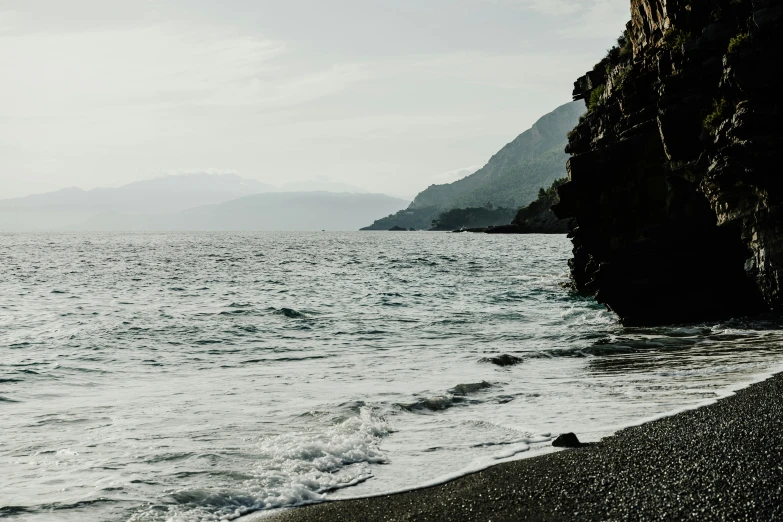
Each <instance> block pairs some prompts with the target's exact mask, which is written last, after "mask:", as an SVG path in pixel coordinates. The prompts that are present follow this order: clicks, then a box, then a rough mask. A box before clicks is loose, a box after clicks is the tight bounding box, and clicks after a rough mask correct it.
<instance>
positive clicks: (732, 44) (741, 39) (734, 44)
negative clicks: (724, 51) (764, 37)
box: [728, 33, 750, 53]
mask: <svg viewBox="0 0 783 522" xmlns="http://www.w3.org/2000/svg"><path fill="white" fill-rule="evenodd" d="M749 41H750V35H749V34H747V33H740V34H738V35H737V36H735V37H734V38H732V39H731V40H729V49H728V52H730V53H733V52H735V51H737V50H739V49H740V48H741V47H744V46H745V45H747V44H748V42H749Z"/></svg>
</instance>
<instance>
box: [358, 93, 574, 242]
mask: <svg viewBox="0 0 783 522" xmlns="http://www.w3.org/2000/svg"><path fill="white" fill-rule="evenodd" d="M584 113H585V106H584V103H581V102H578V101H576V102H569V103H566V104H564V105H561V106H559V107H557V108H556V109H555V110H553V111H551V112H549V113H548V114H545V115H544V116H542V117H541V118H539V119H538V120H537V121H536V122H535V123H534V124H533V125H532V126H531V127H530V128H529V129H528V130H526V131H524V132H523V133H521V134H519V135H518V136H517V137H516V138H514V139H513V140H511V141H510V142H509V143H507V144H506V145H504V146H503V147H502V148H501V149H500V150H499V151H497V152H496V153H495V154H493V155H492V157H491V158H490V159H489V161H487V163H486V164H485V165H484V166H483V167H481V168H480V169H478V170H477V171H476V172H474V173H473V174H470V175H468V176H465V177H464V178H462V179H460V180H457V181H455V182H452V183H447V184H441V185H430V186H429V187H427V188H426V189H424V190H423V191H421V192H420V193H419V194H418V195H417V196H416V197H415V198H414V200H413V202H411V204H410V206H409V207H408V208H407V209H405V210H402V211H400V212H398V213H397V214H393V215H389V216H386V217H384V218H380V219H377V220H375V222H374V223H373V224H372V225H370V226H368V227H365V228H364V229H363V230H388V229H390V228H392V227H394V226H398V227H403V228H415V229H422V228H424V229H427V228H429V227H430V224H431V223H432V221H433V220H434V219H436V218H437V217H438V216H439V215H440V214H441V213H443V212H446V211H449V210H453V209H457V208H481V207H485V206H487V205H488V204H489V205H491V206H493V207H504V208H511V209H519V208H522V207H525V206H527V205H528V204H530V203H531V202H533V201H535V200H536V198H537V197H538V191H539V189H540V188H544V189H546V188H548V187H550V186H551V184H552V183H553V182H554V181H555V180H557V179H560V178H563V177H565V176H566V161H567V160H568V157H569V156H568V154H566V153H565V146H566V144H567V143H568V133H569V132H570V131H571V130H572V129H573V128H574V126H575V125H576V124H577V123H578V121H579V118H580V117H581V116H582V115H583V114H584Z"/></svg>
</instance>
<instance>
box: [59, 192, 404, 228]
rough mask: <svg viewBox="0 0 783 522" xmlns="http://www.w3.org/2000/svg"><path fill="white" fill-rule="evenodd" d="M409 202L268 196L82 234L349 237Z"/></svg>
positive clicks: (117, 220)
mask: <svg viewBox="0 0 783 522" xmlns="http://www.w3.org/2000/svg"><path fill="white" fill-rule="evenodd" d="M408 203H409V202H408V201H406V200H403V199H397V198H393V197H390V196H386V195H384V194H349V193H335V192H269V193H264V194H255V195H252V196H245V197H243V198H239V199H235V200H232V201H227V202H225V203H221V204H219V205H206V206H201V207H195V208H190V209H187V210H183V211H181V212H178V213H176V214H170V215H157V216H150V215H125V216H118V215H115V216H114V217H113V218H109V219H107V217H106V216H98V217H96V218H94V219H91V220H88V221H85V222H84V223H81V224H80V225H78V226H76V227H73V228H75V229H78V230H134V231H165V230H173V231H176V230H178V231H252V230H269V231H278V230H279V231H314V230H331V231H349V230H358V229H359V227H360V226H361V225H362V224H364V223H367V221H369V220H370V219H372V217H373V216H375V215H377V214H378V211H379V210H380V211H381V212H396V211H398V210H400V209H401V208H405V207H406V206H407V205H408Z"/></svg>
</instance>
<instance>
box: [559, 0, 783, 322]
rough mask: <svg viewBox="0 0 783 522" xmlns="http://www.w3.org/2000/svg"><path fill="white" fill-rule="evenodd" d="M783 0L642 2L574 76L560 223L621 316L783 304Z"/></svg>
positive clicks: (578, 275)
mask: <svg viewBox="0 0 783 522" xmlns="http://www.w3.org/2000/svg"><path fill="white" fill-rule="evenodd" d="M782 31H783V4H782V3H781V1H780V0H777V1H775V0H702V1H685V0H632V2H631V21H630V22H629V23H628V25H627V30H626V33H625V35H624V37H623V38H621V39H620V40H619V41H618V46H617V47H616V48H614V49H612V51H610V53H609V55H608V56H607V57H606V58H605V59H604V60H602V61H601V62H600V63H599V64H598V65H597V66H596V67H595V68H594V70H592V71H590V72H588V73H587V74H586V75H585V76H583V77H582V78H579V79H578V80H577V81H576V83H575V89H574V98H575V99H584V100H585V101H586V104H587V106H588V108H589V110H588V113H587V115H586V116H585V117H584V118H583V119H582V121H581V122H580V123H579V124H578V125H577V127H576V128H575V129H574V130H573V132H572V133H571V134H570V136H569V143H568V146H567V149H566V150H567V152H569V153H570V154H571V155H572V156H571V158H570V160H569V162H568V179H569V181H568V182H567V183H566V184H564V185H563V186H562V187H560V189H559V195H560V203H559V204H558V205H556V207H555V209H554V210H555V212H556V214H557V215H558V217H560V218H574V219H573V221H572V226H571V232H570V234H571V237H572V238H573V244H574V255H573V259H572V260H571V261H570V266H571V272H572V276H573V280H574V283H575V285H576V287H577V289H579V290H580V291H582V292H585V293H590V294H594V295H595V297H596V299H597V300H598V301H600V302H602V303H604V304H606V306H607V307H609V308H610V309H611V310H614V311H615V312H616V313H617V314H618V315H619V316H620V318H621V320H622V321H623V322H624V323H625V324H654V323H664V322H681V321H698V320H704V319H719V318H725V317H730V316H738V315H749V314H755V313H758V312H762V311H779V310H780V309H781V301H782V300H783V291H782V289H781V285H782V284H783V234H782V232H783V230H781V198H782V197H783V172H781V167H780V162H779V159H778V155H779V151H781V150H783V130H782V129H783V127H782V126H781V123H780V122H781V116H782V115H781V103H780V95H779V94H778V82H779V80H778V79H779V78H781V77H783V74H782V72H783V71H781V68H783V54H782V53H781V51H783V46H782V45H781V44H782V43H783V32H782Z"/></svg>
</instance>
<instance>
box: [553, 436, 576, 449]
mask: <svg viewBox="0 0 783 522" xmlns="http://www.w3.org/2000/svg"><path fill="white" fill-rule="evenodd" d="M552 446H554V447H556V448H579V447H581V446H582V443H581V442H579V439H578V438H577V436H576V435H574V434H573V433H563V434H562V435H560V436H559V437H557V438H556V439H555V440H553V441H552Z"/></svg>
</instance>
